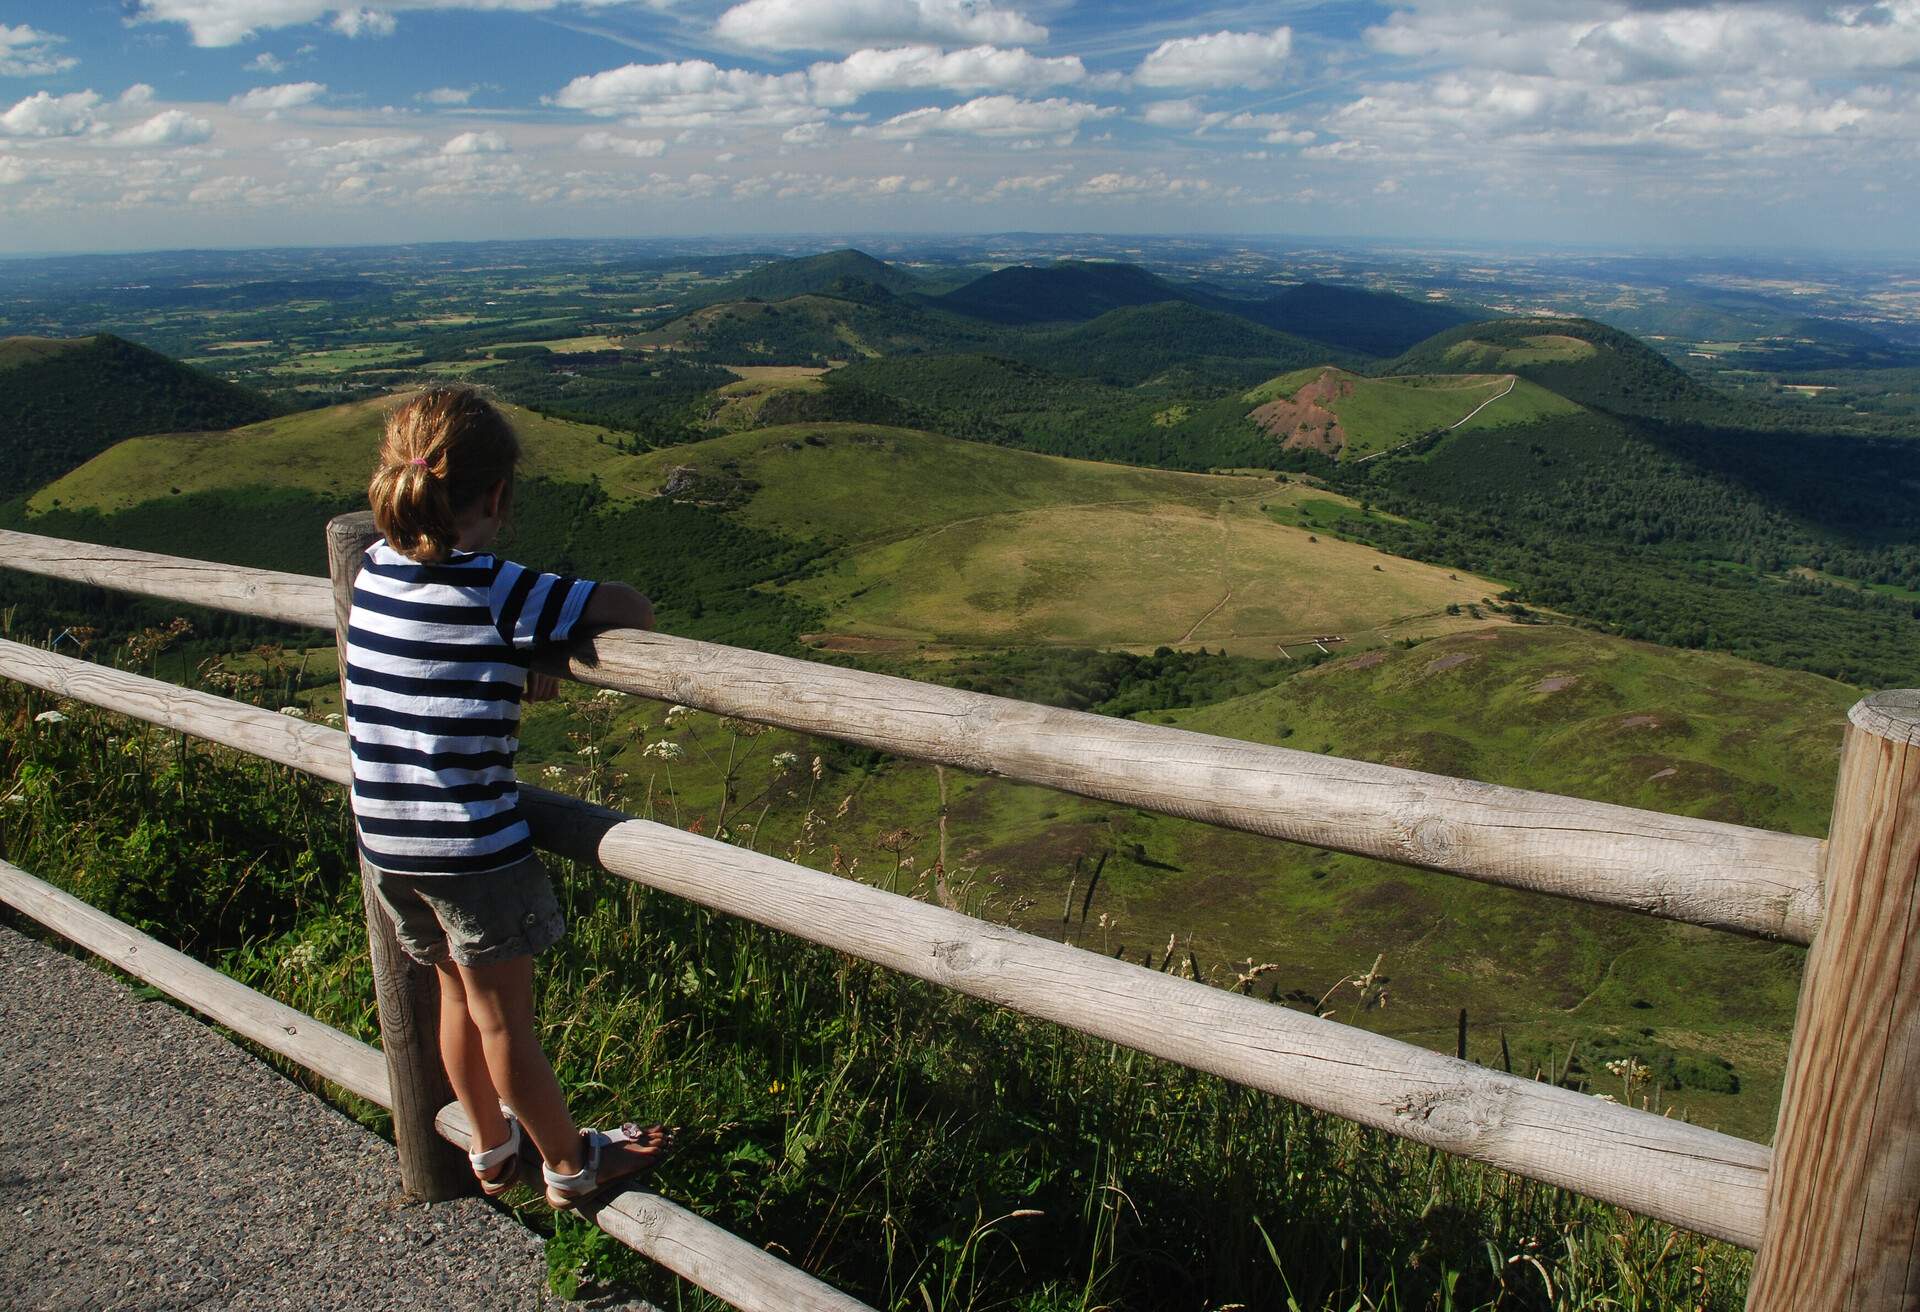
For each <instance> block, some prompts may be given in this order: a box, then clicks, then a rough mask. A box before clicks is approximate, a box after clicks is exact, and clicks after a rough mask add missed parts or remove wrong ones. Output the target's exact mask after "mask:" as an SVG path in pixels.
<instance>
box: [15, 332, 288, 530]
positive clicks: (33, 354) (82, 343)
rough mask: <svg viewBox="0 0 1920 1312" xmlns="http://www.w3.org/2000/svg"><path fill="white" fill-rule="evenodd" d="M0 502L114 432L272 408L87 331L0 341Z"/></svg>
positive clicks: (82, 456) (187, 426) (117, 435)
mask: <svg viewBox="0 0 1920 1312" xmlns="http://www.w3.org/2000/svg"><path fill="white" fill-rule="evenodd" d="M0 413H4V414H5V415H6V417H7V422H6V432H5V434H4V436H0V451H3V452H4V454H5V459H4V460H0V500H5V499H6V498H8V497H11V496H15V495H18V494H19V493H21V492H25V491H28V490H30V489H32V488H34V487H37V486H39V485H40V484H41V483H44V482H46V481H47V480H48V479H49V478H52V477H54V476H56V475H58V474H62V473H65V472H66V471H67V470H69V469H72V468H73V467H75V466H76V465H79V464H81V463H82V462H83V461H85V460H87V459H88V458H89V457H91V456H93V455H95V454H96V453H98V452H100V451H103V450H105V449H106V448H107V447H109V446H111V445H112V444H113V443H115V442H118V441H120V440H121V439H122V438H127V437H132V436H135V435H136V434H141V433H163V432H173V431H180V430H200V429H216V428H232V427H234V426H235V425H237V424H244V423H248V422H251V421H253V420H256V419H264V418H266V417H267V416H268V415H269V414H271V413H273V409H272V407H271V406H270V405H269V404H268V402H267V401H266V399H265V398H264V397H261V396H259V395H257V394H255V393H253V392H250V391H248V390H246V389H245V388H242V387H236V386H235V385H233V384H232V383H226V382H222V381H220V380H219V379H217V378H211V377H209V376H207V375H206V374H203V373H201V372H199V371H198V370H196V369H191V368H189V367H187V366H186V365H183V364H178V363H176V362H175V361H173V360H170V359H168V358H167V357H166V356H164V355H161V354H159V353H158V352H155V351H149V350H148V349H147V348H146V347H144V346H138V345H135V344H134V343H133V342H129V341H125V340H123V339H122V338H119V337H114V336H112V335H110V334H106V333H102V334H101V335H99V336H97V337H80V338H73V339H71V340H61V341H56V340H50V339H47V338H42V337H10V338H6V339H4V340H0Z"/></svg>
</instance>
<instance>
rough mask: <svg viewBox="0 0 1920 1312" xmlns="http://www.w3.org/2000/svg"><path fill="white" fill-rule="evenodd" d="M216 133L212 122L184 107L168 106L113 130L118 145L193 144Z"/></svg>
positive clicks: (114, 139) (115, 142)
mask: <svg viewBox="0 0 1920 1312" xmlns="http://www.w3.org/2000/svg"><path fill="white" fill-rule="evenodd" d="M212 135H213V124H211V123H209V122H208V121H207V120H206V119H204V118H195V117H194V116H193V115H191V114H189V113H187V111H186V110H184V109H166V110H162V111H161V112H160V113H158V114H155V115H154V116H153V117H152V118H150V119H148V120H147V121H146V122H144V123H137V124H135V125H134V126H132V127H130V128H123V129H122V130H121V131H119V132H116V133H114V135H113V141H114V144H115V145H119V146H191V145H195V144H197V143H199V142H202V141H205V140H207V139H208V138H209V137H211V136H212Z"/></svg>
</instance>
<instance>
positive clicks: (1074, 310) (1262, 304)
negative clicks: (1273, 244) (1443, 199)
mask: <svg viewBox="0 0 1920 1312" xmlns="http://www.w3.org/2000/svg"><path fill="white" fill-rule="evenodd" d="M861 284H866V285H868V286H871V287H875V288H879V289H882V290H884V291H887V292H890V293H892V294H894V295H895V296H897V297H899V298H901V299H902V300H903V301H905V302H907V303H908V304H911V305H913V306H916V307H918V308H921V309H926V310H936V311H942V312H945V313H947V314H950V315H952V316H955V317H956V318H958V319H962V320H969V321H973V322H975V323H983V324H993V325H997V326H999V327H1003V328H1019V327H1038V326H1061V325H1066V324H1075V323H1085V322H1088V321H1090V320H1094V319H1098V318H1100V317H1101V316H1102V315H1105V314H1109V313H1112V312H1113V311H1116V310H1125V309H1134V308H1138V307H1142V306H1150V305H1161V304H1167V303H1175V304H1183V305H1188V306H1192V307H1195V308H1197V309H1201V310H1207V311H1211V312H1213V313H1216V314H1220V315H1228V316H1232V317H1234V318H1238V319H1242V320H1245V321H1247V322H1249V323H1252V324H1256V325H1258V326H1260V327H1262V328H1267V329H1270V330H1273V331H1276V332H1282V333H1287V334H1290V335H1291V336H1293V337H1297V338H1306V339H1309V340H1311V341H1314V342H1318V343H1321V344H1322V345H1323V346H1331V347H1335V348H1337V349H1338V350H1340V351H1343V352H1357V353H1359V354H1362V355H1370V356H1380V357H1385V356H1393V355H1397V354H1399V353H1400V352H1402V351H1405V350H1407V349H1408V348H1410V347H1412V346H1413V345H1415V344H1416V343H1418V342H1420V341H1422V340H1424V339H1426V338H1428V337H1431V336H1432V335H1433V334H1435V333H1438V332H1442V331H1445V330H1446V329H1449V328H1453V327H1457V326H1459V325H1461V324H1465V323H1469V322H1472V321H1474V320H1476V319H1477V318H1479V317H1480V316H1479V315H1476V314H1475V313H1473V312H1471V311H1468V310H1465V309H1461V308H1459V307H1457V306H1452V305H1441V304H1434V303H1431V302H1425V301H1416V300H1412V299H1410V298H1408V297H1405V296H1398V295H1395V294H1393V293H1390V292H1376V291H1368V290H1366V289H1363V288H1356V287H1340V286H1335V285H1332V284H1329V283H1317V282H1308V283H1301V284H1299V285H1297V286H1293V287H1287V288H1284V289H1282V290H1281V291H1279V292H1276V293H1275V294H1274V295H1272V296H1269V297H1266V298H1264V299H1260V300H1243V299H1238V298H1235V297H1230V296H1223V295H1221V294H1219V293H1217V292H1214V291H1211V290H1209V289H1206V288H1203V287H1196V286H1191V285H1182V284H1179V283H1175V282H1172V281H1170V280H1168V279H1166V278H1162V277H1161V276H1159V275H1158V274H1155V273H1152V272H1150V271H1149V270H1147V269H1144V268H1142V267H1141V266H1139V265H1137V264H1125V263H1117V262H1115V263H1108V262H1094V261H1085V260H1061V261H1059V262H1057V263H1054V264H1050V265H1046V266H1043V267H1036V266H1032V265H1011V266H1009V267H1007V268H1004V269H996V270H994V271H993V272H991V273H987V274H983V275H981V276H980V277H978V278H975V279H974V280H973V281H971V282H968V283H966V284H965V285H963V286H961V287H958V288H955V289H954V290H952V291H948V292H944V293H940V294H931V293H929V292H928V291H927V290H926V288H927V284H926V283H925V281H924V280H923V279H921V278H919V277H917V276H916V275H914V274H912V273H910V272H908V271H906V270H903V269H900V268H898V267H896V266H894V265H891V264H888V263H886V262H885V261H882V260H876V259H874V258H873V257H872V256H869V255H866V254H864V253H863V252H860V251H855V250H841V251H830V252H828V253H826V254H824V255H813V256H808V257H806V258H804V259H797V260H780V261H776V262H774V263H772V264H767V265H763V266H761V267H760V268H758V269H755V270H753V271H752V272H751V273H747V274H743V275H742V276H741V277H739V278H735V279H733V280H731V281H729V282H726V283H721V284H719V285H717V286H712V287H707V288H703V289H701V290H700V291H699V292H698V293H696V294H695V295H693V296H691V297H689V298H688V299H687V300H686V301H684V302H683V303H682V308H683V309H684V310H689V311H691V310H697V309H702V308H705V307H709V306H713V305H719V304H724V303H728V302H735V301H783V300H789V299H792V298H794V297H799V296H807V295H829V296H840V297H846V298H849V299H868V300H870V299H871V297H863V296H862V294H861V292H860V291H859V287H860V285H861ZM956 344H957V343H956Z"/></svg>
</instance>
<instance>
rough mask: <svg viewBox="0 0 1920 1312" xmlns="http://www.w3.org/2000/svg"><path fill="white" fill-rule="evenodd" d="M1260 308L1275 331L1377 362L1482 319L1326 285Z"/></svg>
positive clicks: (1290, 292) (1303, 288) (1293, 291)
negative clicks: (1381, 358)
mask: <svg viewBox="0 0 1920 1312" xmlns="http://www.w3.org/2000/svg"><path fill="white" fill-rule="evenodd" d="M1258 305H1259V308H1258V311H1257V312H1252V317H1256V318H1258V319H1259V321H1260V322H1261V323H1264V324H1266V325H1267V326H1268V327H1269V328H1277V329H1279V330H1280V331H1281V332H1287V333H1292V334H1294V335H1295V336H1298V337H1310V338H1312V339H1313V340H1314V341H1316V342H1325V343H1327V344H1328V345H1329V346H1338V347H1342V348H1344V349H1346V350H1349V351H1358V352H1360V353H1361V354H1363V355H1374V356H1393V355H1398V354H1400V353H1401V352H1402V351H1406V350H1408V349H1410V348H1412V347H1413V346H1415V345H1417V344H1418V343H1420V342H1422V341H1424V340H1425V339H1427V338H1429V337H1431V336H1433V335H1434V334H1435V333H1440V332H1445V331H1446V330H1448V329H1450V328H1455V327H1458V326H1459V325H1461V324H1463V323H1469V322H1472V321H1474V320H1475V319H1477V318H1479V317H1480V316H1477V315H1474V314H1472V313H1469V312H1468V311H1466V310H1462V309H1459V308H1457V307H1455V306H1451V305H1441V304H1435V303H1433V302H1430V301H1416V300H1412V299H1410V298H1408V297H1405V296H1398V295H1395V294H1394V293H1392V292H1376V291H1368V290H1367V289H1366V288H1363V287H1339V286H1335V285H1334V284H1332V283H1324V282H1304V283H1301V284H1300V285H1299V286H1297V287H1289V288H1287V289H1286V290H1285V291H1282V292H1280V293H1278V294H1277V295H1275V296H1272V297H1269V298H1268V299H1267V300H1265V301H1262V302H1259V303H1258Z"/></svg>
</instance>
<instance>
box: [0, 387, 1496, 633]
mask: <svg viewBox="0 0 1920 1312" xmlns="http://www.w3.org/2000/svg"><path fill="white" fill-rule="evenodd" d="M803 395H804V393H803ZM393 403H394V401H393V399H392V398H389V399H386V400H383V401H380V402H364V403H357V404H354V405H348V406H340V407H335V408H333V409H330V410H322V411H313V412H310V413H307V414H301V415H294V416H289V417H287V418H283V419H276V420H270V421H267V422H265V423H262V424H256V425H252V426H249V427H246V428H241V429H237V430H234V431H233V432H230V433H221V434H178V435H169V436H165V437H146V438H136V439H133V440H132V441H130V442H127V443H123V444H121V445H119V446H117V447H115V448H113V449H112V450H110V451H107V452H105V453H103V454H102V455H100V456H99V457H97V458H96V459H94V460H93V461H91V462H89V463H88V464H87V465H86V466H84V467H82V468H81V469H78V470H75V471H73V472H72V473H70V474H68V475H66V476H65V477H62V478H60V479H58V480H56V481H54V482H53V483H51V484H49V485H48V486H46V487H44V488H42V489H40V491H39V492H38V493H36V494H35V495H34V496H33V497H32V498H31V500H30V501H29V502H28V504H27V507H26V514H25V517H24V523H23V524H22V525H21V526H22V527H25V528H27V529H28V530H29V531H39V532H47V533H53V534H65V535H71V536H80V537H88V538H93V539H96V540H102V541H117V542H122V543H124V544H125V545H137V546H149V545H152V544H154V543H156V542H171V543H173V544H174V549H175V550H180V551H188V547H187V546H185V545H182V544H189V543H190V544H192V546H193V550H192V551H191V552H189V554H204V555H209V556H212V557H213V558H217V559H229V560H234V561H236V562H242V563H261V564H267V563H271V564H275V565H278V566H280V567H283V568H285V567H290V566H289V564H288V562H289V561H290V560H292V561H297V560H301V559H312V557H313V556H314V555H315V554H316V553H317V551H318V533H317V523H318V522H321V521H324V519H325V517H326V515H327V514H328V513H332V512H333V511H335V510H337V509H341V508H347V507H350V506H352V505H355V504H357V503H358V501H359V499H360V497H361V496H362V495H363V494H362V492H361V489H362V488H363V487H364V485H365V479H366V474H367V470H368V469H369V467H370V464H371V461H372V457H373V452H374V449H375V446H376V444H377V441H378V434H379V431H380V426H381V422H382V418H383V415H384V413H385V410H386V408H387V407H388V406H390V405H391V404H393ZM513 417H514V420H515V422H516V423H517V424H518V425H519V426H520V428H521V432H522V436H523V438H524V439H525V442H526V447H527V452H528V459H527V464H526V471H525V472H526V481H525V484H524V487H525V495H524V496H523V497H522V498H521V505H520V507H519V509H518V510H517V512H516V521H517V528H516V531H517V533H518V536H517V538H516V540H515V548H514V549H516V550H519V551H522V552H523V553H524V554H526V555H528V556H529V557H530V558H535V559H547V560H558V561H562V562H564V563H565V564H567V565H568V566H569V567H570V568H573V569H577V570H580V571H582V572H595V573H601V574H604V575H607V576H612V577H629V578H633V579H634V580H635V581H636V582H639V583H641V584H642V585H643V586H649V587H656V588H660V584H659V580H661V579H662V578H666V579H669V580H672V579H675V578H683V577H685V570H686V569H687V568H688V567H689V566H688V564H687V562H685V561H679V562H677V563H676V562H675V560H674V559H673V558H675V557H683V556H686V555H687V554H688V552H689V548H690V544H693V543H695V542H697V541H698V540H699V539H700V538H701V537H702V536H703V535H705V536H707V537H709V538H711V539H712V541H713V542H714V543H715V544H716V545H715V546H714V547H713V548H712V549H713V551H715V552H716V553H718V554H719V555H720V556H722V557H724V559H725V560H726V561H727V562H729V564H728V570H729V572H728V573H727V574H726V576H725V579H724V580H723V581H722V582H721V583H712V582H710V583H709V584H707V585H706V586H708V587H715V588H720V587H723V588H724V590H728V591H729V592H730V593H731V594H732V595H735V596H737V597H739V598H740V602H741V606H742V607H744V609H745V610H748V611H754V612H755V613H756V614H761V612H767V611H768V609H769V608H771V611H774V612H778V617H779V622H781V623H789V624H794V625H799V624H801V623H802V622H804V624H805V626H806V627H807V629H808V631H811V632H815V633H819V634H823V635H827V637H826V639H823V640H828V641H831V642H833V643H838V644H840V645H843V646H845V645H849V644H851V645H853V646H860V645H862V644H872V643H880V644H882V645H887V644H897V643H902V642H907V643H914V644H917V643H922V642H925V643H933V644H938V645H942V646H950V647H958V646H983V645H1024V644H1053V643H1060V642H1073V643H1079V644H1083V645H1085V644H1114V645H1126V646H1143V647H1147V648H1152V647H1155V646H1159V645H1163V644H1165V645H1175V646H1178V645H1181V644H1188V645H1194V644H1201V645H1206V646H1208V647H1210V648H1226V649H1230V650H1235V651H1241V652H1248V653H1255V652H1257V653H1259V654H1263V655H1269V656H1271V655H1274V654H1276V652H1277V646H1278V644H1280V643H1284V642H1291V641H1298V640H1302V639H1305V638H1310V637H1313V636H1318V635H1321V634H1328V633H1339V634H1343V635H1347V636H1350V637H1351V638H1352V640H1353V641H1355V642H1356V643H1365V642H1378V641H1382V640H1384V639H1385V638H1386V637H1387V636H1390V635H1392V634H1397V633H1400V632H1404V631H1405V629H1406V625H1407V624H1408V623H1410V622H1415V621H1417V622H1418V623H1419V624H1420V625H1421V626H1422V631H1424V632H1437V631H1446V630H1449V629H1452V628H1456V627H1459V625H1460V624H1461V623H1463V622H1464V621H1461V620H1458V619H1455V618H1449V617H1446V616H1444V614H1443V612H1444V611H1445V609H1446V608H1447V607H1448V606H1449V605H1454V606H1460V605H1464V604H1466V603H1470V602H1477V601H1478V600H1480V599H1481V598H1483V597H1486V596H1488V595H1489V594H1490V593H1492V592H1494V591H1497V590H1498V587H1499V585H1497V584H1494V583H1491V582H1488V581H1486V580H1484V579H1480V578H1476V577H1474V576H1472V575H1470V574H1463V573H1458V572H1453V571H1447V570H1444V569H1439V568H1435V567H1432V566H1426V565H1420V564H1417V563H1415V562H1412V561H1407V560H1401V559H1397V558H1394V557H1390V556H1386V555H1383V554H1381V553H1379V552H1376V551H1373V550H1371V549H1369V548H1366V547H1362V546H1359V545H1357V544H1354V543H1349V542H1341V541H1337V540H1333V539H1326V540H1319V541H1316V540H1315V538H1316V535H1315V534H1313V533H1311V532H1310V531H1309V530H1308V529H1306V528H1302V527H1296V526H1293V525H1290V524H1286V525H1283V524H1282V523H1280V522H1279V521H1278V519H1276V517H1275V514H1274V513H1273V512H1274V511H1275V510H1276V508H1279V507H1284V506H1285V505H1287V504H1289V503H1290V502H1292V501H1293V500H1297V499H1302V498H1306V497H1309V496H1313V497H1318V498H1320V499H1323V500H1324V499H1328V498H1327V496H1326V494H1325V493H1311V492H1310V491H1309V490H1308V489H1305V488H1303V487H1300V486H1298V485H1282V484H1276V483H1275V482H1274V481H1273V480H1272V479H1267V478H1256V477H1248V476H1213V475H1203V474H1184V473H1175V472H1170V471H1165V470H1157V469H1142V468H1135V467H1129V466H1125V465H1113V464H1102V463H1096V462H1091V461H1084V460H1068V459H1061V458H1058V457H1053V456H1045V455H1039V454H1035V453H1032V452H1027V451H1020V450H1014V449H1010V448H1006V447H997V446H988V445H984V444H981V443H975V442H965V441H960V440H956V439H953V438H948V437H941V436H937V435H935V434H931V433H926V432H920V431H916V430H913V429H906V428H888V427H881V426H877V425H870V424H844V423H809V424H792V425H783V426H775V427H767V428H759V429H755V430H753V431H749V432H739V433H731V434H726V435H723V436H719V437H715V438H712V439H709V440H706V441H702V442H694V443H690V444H685V445H680V446H674V447H669V448H663V449H660V450H655V451H648V452H643V453H640V454H630V453H627V452H624V451H622V450H621V449H620V448H619V447H618V446H617V445H615V444H613V443H611V442H608V441H606V440H604V439H606V438H607V436H608V434H606V433H605V432H604V431H602V430H597V429H593V428H591V427H588V426H585V425H581V424H575V423H569V422H565V421H560V420H554V419H548V418H544V417H542V416H539V415H536V414H532V413H530V412H525V411H519V410H515V411H513ZM275 524H280V525H283V526H284V527H282V528H280V529H277V530H276V529H275V527H274V525H275ZM129 534H131V535H132V536H131V537H129ZM296 539H297V540H296ZM309 539H311V540H309ZM696 564H697V562H696ZM292 567H298V566H292ZM306 568H309V569H311V568H313V566H311V565H308V566H306ZM670 588H671V583H669V586H668V587H667V588H661V589H660V590H661V600H662V603H663V611H665V612H666V613H673V612H675V611H678V612H679V613H681V614H683V615H684V614H686V613H687V612H689V611H693V610H695V608H696V606H698V608H699V610H698V613H704V610H705V606H706V605H707V604H709V600H710V599H709V600H702V599H700V598H697V597H693V596H688V595H686V594H685V593H682V594H681V595H677V596H676V595H674V594H673V592H672V591H671V590H670ZM749 593H751V594H753V595H752V596H748V595H747V594H749ZM756 599H757V600H756ZM748 603H753V604H748ZM762 603H764V604H762ZM756 606H757V607H758V609H757V610H756ZM761 618H762V619H766V620H767V623H769V624H771V623H773V622H774V620H772V619H767V615H766V614H761ZM795 631H798V630H797V629H796V630H795ZM789 637H790V635H789Z"/></svg>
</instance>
